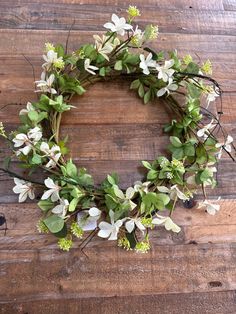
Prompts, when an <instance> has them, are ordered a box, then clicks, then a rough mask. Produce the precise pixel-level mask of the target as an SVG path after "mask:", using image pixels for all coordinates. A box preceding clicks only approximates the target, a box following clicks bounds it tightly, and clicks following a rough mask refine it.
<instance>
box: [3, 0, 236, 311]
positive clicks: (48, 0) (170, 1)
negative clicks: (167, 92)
mask: <svg viewBox="0 0 236 314" xmlns="http://www.w3.org/2000/svg"><path fill="white" fill-rule="evenodd" d="M129 4H135V5H137V6H138V7H139V8H140V10H141V12H142V16H141V17H139V18H138V19H137V21H138V24H139V26H140V27H142V26H144V25H145V24H146V23H153V24H158V25H159V27H160V32H161V34H160V36H159V38H158V40H157V41H156V43H155V44H152V45H153V47H155V48H158V49H165V50H168V49H175V48H177V49H178V50H179V52H180V55H184V54H186V53H191V54H193V55H194V54H195V55H196V58H200V59H201V60H206V59H208V58H210V59H211V60H212V62H213V65H214V78H215V79H216V80H218V81H219V83H220V84H221V85H222V88H223V90H224V91H225V93H224V95H223V104H224V115H223V118H222V120H223V122H224V125H225V127H226V129H227V130H228V131H230V132H231V134H232V135H233V136H234V137H235V138H236V127H235V125H236V87H235V83H236V74H235V73H236V68H235V64H236V36H235V35H236V34H235V30H236V1H235V0H207V1H206V0H198V1H196V0H160V1H155V0H146V1H141V0H136V1H134V2H132V3H130V2H129V1H119V0H116V1H111V0H105V1H96V0H88V1H82V0H81V1H79V0H78V1H77V0H34V1H32V0H1V1H0V108H1V111H0V121H3V122H4V123H5V124H6V126H7V129H8V130H11V129H14V128H15V127H16V125H17V123H18V112H19V110H20V109H22V108H23V106H25V104H26V102H27V101H29V100H34V99H35V93H34V92H33V89H34V85H33V77H32V68H31V66H30V64H29V63H27V62H26V60H25V58H24V56H25V57H26V58H27V59H28V60H30V62H31V63H32V64H33V66H34V68H35V72H36V76H37V78H38V77H39V74H40V71H41V68H40V66H41V63H42V58H41V54H42V53H41V51H42V49H43V45H44V43H45V42H46V41H50V42H53V43H58V42H62V43H63V42H64V43H65V41H66V38H67V34H68V29H69V27H70V25H71V24H72V23H73V20H75V25H74V27H73V31H72V32H71V36H70V42H69V49H71V50H72V49H75V48H77V47H78V46H79V45H81V44H82V43H85V42H87V41H90V40H92V34H94V33H99V32H101V31H102V30H103V27H102V25H103V24H104V23H105V22H106V21H108V20H109V19H110V16H111V14H112V13H113V12H114V13H117V14H118V15H122V14H123V13H124V12H125V10H126V8H127V6H128V5H129ZM74 103H75V104H76V106H77V108H76V109H74V110H73V112H71V113H68V114H66V116H65V118H64V120H63V128H62V133H63V134H66V133H68V134H69V136H70V148H71V155H72V156H73V158H75V159H76V161H77V162H78V164H80V165H84V166H86V167H87V168H88V169H89V171H90V172H91V173H92V174H93V175H94V177H95V179H96V182H100V181H101V180H102V178H104V176H105V174H106V173H108V172H110V171H112V170H115V171H117V172H118V173H119V174H120V178H121V183H122V186H123V187H125V186H128V185H129V184H132V182H134V180H136V179H139V178H141V177H142V175H143V170H142V168H141V167H140V160H142V159H146V160H152V159H154V158H155V156H156V155H157V154H159V153H164V151H165V147H166V144H167V140H166V137H165V136H162V131H161V126H162V125H163V123H165V122H167V121H168V112H167V111H166V110H165V108H164V107H163V105H162V104H161V103H159V104H156V103H155V104H152V105H147V106H144V105H142V104H141V102H140V100H139V99H138V98H137V97H136V96H135V95H134V94H133V93H132V92H131V91H129V88H128V84H127V82H119V81H118V82H113V83H108V84H106V89H105V86H104V85H103V84H97V85H96V86H94V87H92V88H90V89H89V91H88V92H87V93H86V96H85V97H81V98H77V99H75V100H74ZM0 149H1V151H0V158H1V160H2V159H3V157H4V155H6V153H7V152H6V149H5V148H4V144H3V143H2V142H1V143H0ZM235 176H236V167H235V164H233V163H232V162H231V161H230V160H229V159H228V158H227V157H225V156H224V158H223V160H222V162H221V163H220V165H219V178H218V179H219V185H218V188H217V189H216V190H215V191H212V192H211V195H212V196H216V195H219V194H220V195H222V196H223V200H222V201H221V203H222V209H221V211H220V213H219V214H218V215H216V216H214V217H211V216H209V215H206V214H205V213H204V212H203V210H200V209H196V208H194V209H191V210H189V209H184V208H182V207H181V206H180V208H179V209H178V211H177V212H178V214H177V215H176V221H177V223H179V224H180V225H181V226H182V231H181V233H180V234H179V235H177V236H176V235H174V234H169V233H166V232H165V231H164V230H160V231H159V232H156V231H155V232H153V234H152V239H153V243H154V245H153V249H152V250H151V251H150V253H148V254H146V255H140V254H135V253H132V252H125V251H123V250H121V249H118V248H116V247H115V245H114V243H113V242H108V241H103V240H99V239H95V240H93V241H92V242H91V243H89V245H88V246H87V248H86V251H85V252H86V254H87V255H88V257H89V258H86V257H85V256H84V255H83V254H82V253H81V252H80V250H79V249H77V248H76V245H75V248H74V249H72V250H71V252H69V253H61V252H60V251H59V250H58V249H57V246H56V244H55V239H54V238H53V237H52V236H47V235H39V234H38V233H37V231H36V228H35V224H36V222H37V220H38V218H39V216H40V212H39V210H38V209H37V207H36V205H35V204H30V203H27V204H26V205H23V206H22V205H19V204H18V203H17V197H16V196H15V195H13V192H12V190H11V189H12V186H13V183H12V179H11V178H9V177H6V176H3V175H1V176H0V203H1V205H0V212H2V213H5V216H6V218H7V223H8V228H9V230H8V231H7V235H6V236H4V232H3V231H0V232H1V233H0V237H1V238H0V265H1V266H0V313H7V314H11V313H29V314H32V313H37V314H40V313H62V314H64V313H85V314H87V313H101V314H104V313H105V314H108V313H130V314H133V313H153V314H154V313H155V314H158V313H171V314H175V313H181V314H182V313H196V314H199V313H212V314H213V313H214V314H230V313H232V314H233V313H236V294H235V289H236V268H235V262H236V243H235V242H236V214H235V212H234V209H235V204H236V202H235V198H236V192H235V189H236V179H235Z"/></svg>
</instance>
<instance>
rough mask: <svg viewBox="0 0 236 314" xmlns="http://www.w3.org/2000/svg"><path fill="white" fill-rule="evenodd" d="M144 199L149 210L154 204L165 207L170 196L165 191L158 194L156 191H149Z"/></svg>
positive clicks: (160, 208)
mask: <svg viewBox="0 0 236 314" xmlns="http://www.w3.org/2000/svg"><path fill="white" fill-rule="evenodd" d="M142 201H143V202H144V204H145V207H146V209H147V210H149V209H150V208H152V207H153V206H154V208H156V209H159V210H162V209H164V208H165V205H167V204H168V203H169V201H170V198H169V196H168V195H166V194H163V193H158V194H156V193H154V192H149V193H147V194H145V195H144V196H143V198H142Z"/></svg>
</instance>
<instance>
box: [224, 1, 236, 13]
mask: <svg viewBox="0 0 236 314" xmlns="http://www.w3.org/2000/svg"><path fill="white" fill-rule="evenodd" d="M223 7H224V9H225V10H226V11H236V3H235V0H223Z"/></svg>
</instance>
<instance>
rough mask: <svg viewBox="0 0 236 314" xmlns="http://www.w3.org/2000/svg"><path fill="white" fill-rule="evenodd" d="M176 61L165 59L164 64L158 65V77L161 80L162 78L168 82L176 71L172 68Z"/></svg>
mask: <svg viewBox="0 0 236 314" xmlns="http://www.w3.org/2000/svg"><path fill="white" fill-rule="evenodd" d="M174 63H175V61H174V60H173V59H170V60H167V61H165V64H164V65H163V66H160V65H159V64H157V65H156V69H157V71H158V75H157V77H158V78H159V80H161V79H162V80H163V81H164V82H168V80H169V79H170V78H171V76H172V75H173V74H174V72H175V70H173V69H171V67H172V66H173V65H174Z"/></svg>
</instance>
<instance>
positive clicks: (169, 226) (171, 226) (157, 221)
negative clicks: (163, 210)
mask: <svg viewBox="0 0 236 314" xmlns="http://www.w3.org/2000/svg"><path fill="white" fill-rule="evenodd" d="M156 216H157V218H154V219H153V220H152V223H153V224H154V225H164V227H165V229H166V230H168V231H169V230H172V231H173V232H176V233H178V232H180V230H181V228H180V227H179V226H178V225H176V224H175V223H174V222H173V220H172V219H171V218H170V217H163V216H161V215H156Z"/></svg>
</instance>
